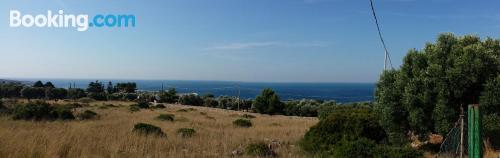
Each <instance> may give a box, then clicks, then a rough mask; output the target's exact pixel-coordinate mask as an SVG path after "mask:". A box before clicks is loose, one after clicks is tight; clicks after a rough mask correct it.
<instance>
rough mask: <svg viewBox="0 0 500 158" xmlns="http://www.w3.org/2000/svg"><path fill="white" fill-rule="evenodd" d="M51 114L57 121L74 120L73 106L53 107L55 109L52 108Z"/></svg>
mask: <svg viewBox="0 0 500 158" xmlns="http://www.w3.org/2000/svg"><path fill="white" fill-rule="evenodd" d="M53 110H54V111H53V113H55V115H56V117H57V118H58V119H62V120H73V119H75V116H74V115H73V112H72V110H73V106H65V105H61V106H55V108H53Z"/></svg>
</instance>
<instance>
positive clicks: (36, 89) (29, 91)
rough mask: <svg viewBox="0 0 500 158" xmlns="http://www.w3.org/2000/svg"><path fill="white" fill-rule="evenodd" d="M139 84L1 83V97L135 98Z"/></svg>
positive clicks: (56, 98) (97, 82)
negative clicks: (78, 86)
mask: <svg viewBox="0 0 500 158" xmlns="http://www.w3.org/2000/svg"><path fill="white" fill-rule="evenodd" d="M136 90H137V85H136V83H133V82H128V83H117V84H116V85H113V84H112V82H108V85H107V87H106V86H104V84H103V83H102V82H99V81H95V82H90V83H89V84H88V87H87V88H86V89H82V88H76V87H71V86H70V87H69V88H68V89H65V88H57V87H55V86H54V84H52V83H51V82H46V83H43V82H41V81H37V82H35V83H34V84H33V85H25V84H22V83H19V82H8V83H0V97H3V98H26V99H28V100H29V99H55V100H58V99H80V98H84V97H88V98H91V99H95V100H129V101H131V100H135V99H137V97H138V95H137V94H136Z"/></svg>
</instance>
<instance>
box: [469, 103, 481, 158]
mask: <svg viewBox="0 0 500 158" xmlns="http://www.w3.org/2000/svg"><path fill="white" fill-rule="evenodd" d="M467 115H468V116H469V117H468V119H467V120H468V129H467V130H468V133H469V138H468V140H469V142H468V144H469V158H482V138H481V113H480V111H479V106H478V105H469V107H468V112H467Z"/></svg>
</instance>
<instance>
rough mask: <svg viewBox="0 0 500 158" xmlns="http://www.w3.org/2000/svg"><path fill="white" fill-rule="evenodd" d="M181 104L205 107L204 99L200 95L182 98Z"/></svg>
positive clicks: (180, 99)
mask: <svg viewBox="0 0 500 158" xmlns="http://www.w3.org/2000/svg"><path fill="white" fill-rule="evenodd" d="M179 103H180V104H182V105H193V106H203V99H201V97H200V96H198V95H194V94H189V95H183V96H181V97H180V98H179Z"/></svg>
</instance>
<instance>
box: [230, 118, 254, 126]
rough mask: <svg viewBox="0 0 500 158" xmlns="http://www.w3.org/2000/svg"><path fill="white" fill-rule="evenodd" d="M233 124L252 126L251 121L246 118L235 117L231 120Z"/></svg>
mask: <svg viewBox="0 0 500 158" xmlns="http://www.w3.org/2000/svg"><path fill="white" fill-rule="evenodd" d="M233 125H235V126H238V127H252V122H251V121H250V120H248V119H237V120H234V121H233Z"/></svg>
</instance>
